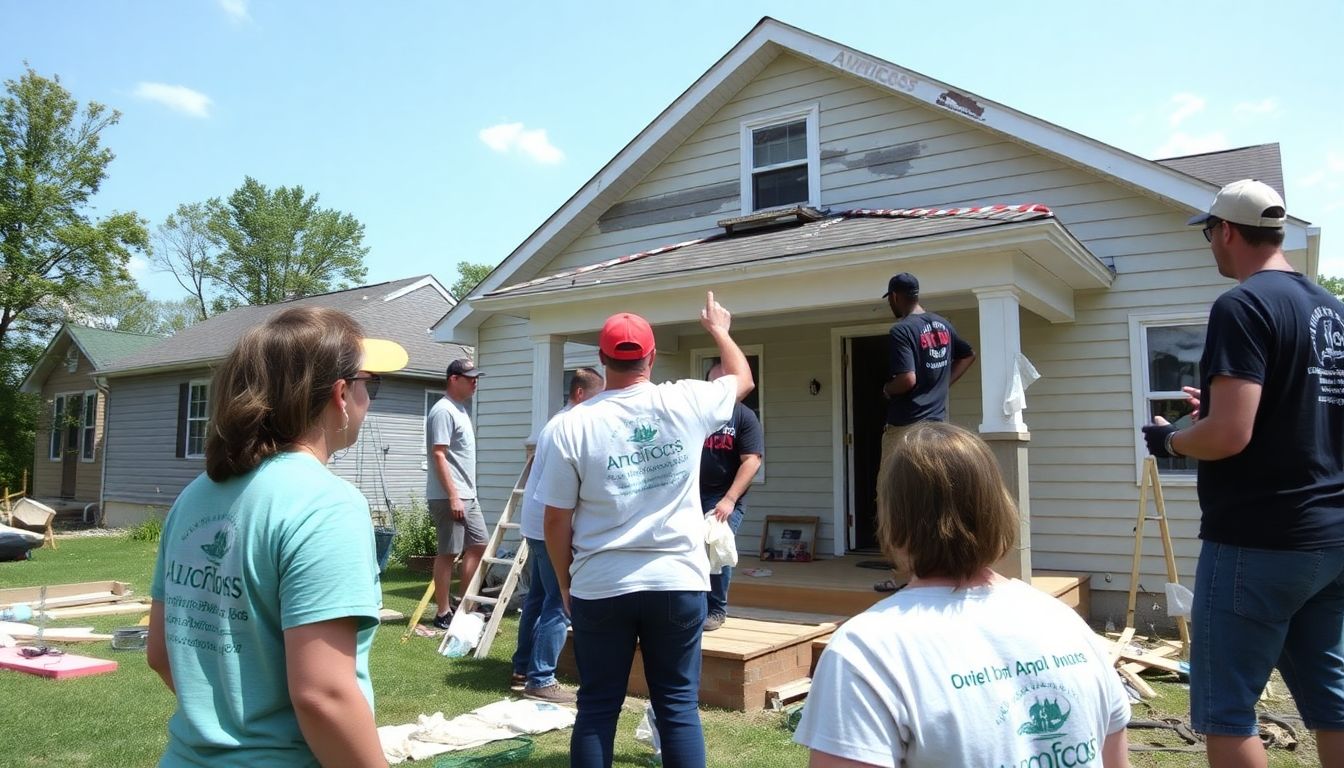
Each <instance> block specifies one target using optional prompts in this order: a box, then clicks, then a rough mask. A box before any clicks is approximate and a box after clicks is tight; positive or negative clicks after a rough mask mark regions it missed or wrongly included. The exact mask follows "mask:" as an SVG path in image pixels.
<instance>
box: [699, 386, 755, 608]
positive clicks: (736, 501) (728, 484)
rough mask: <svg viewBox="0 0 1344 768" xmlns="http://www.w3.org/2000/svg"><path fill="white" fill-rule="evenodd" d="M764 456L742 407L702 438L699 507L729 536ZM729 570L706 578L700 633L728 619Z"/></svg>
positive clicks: (751, 416) (752, 422)
mask: <svg viewBox="0 0 1344 768" xmlns="http://www.w3.org/2000/svg"><path fill="white" fill-rule="evenodd" d="M722 375H723V367H722V366H720V365H715V366H714V367H713V368H710V369H709V376H707V377H706V378H708V379H709V380H710V381H713V380H715V379H717V378H719V377H720V376H722ZM764 452H765V438H764V436H763V435H762V434H761V422H760V420H758V419H757V418H756V414H755V413H752V410H751V409H750V408H748V407H747V406H745V405H743V404H742V403H740V402H739V403H738V404H737V405H736V406H735V407H734V408H733V419H732V421H730V422H728V423H727V424H725V425H723V426H722V427H720V428H719V430H718V431H717V432H715V433H714V434H712V435H710V436H709V437H707V438H705V445H704V448H703V449H702V450H701V452H700V507H701V509H703V510H704V511H705V514H706V515H709V514H711V513H712V514H713V515H714V516H715V517H717V518H718V519H719V520H720V521H721V522H726V523H728V527H729V528H730V529H731V530H732V532H733V535H734V536H736V535H737V529H738V527H739V526H740V525H742V516H743V515H744V514H745V512H746V508H745V507H744V505H743V503H742V499H743V498H744V497H746V495H747V490H748V489H749V488H750V487H751V481H752V478H754V477H756V470H758V469H760V467H761V455H762V454H763V453H764ZM732 577H733V569H732V568H730V567H728V566H724V567H723V570H722V571H720V572H719V573H711V574H710V575H709V592H708V593H707V594H708V600H709V605H708V610H706V612H705V624H704V630H705V631H706V632H713V631H714V630H716V629H718V628H719V627H722V626H723V622H724V619H726V618H727V616H728V583H729V581H730V580H731V579H732Z"/></svg>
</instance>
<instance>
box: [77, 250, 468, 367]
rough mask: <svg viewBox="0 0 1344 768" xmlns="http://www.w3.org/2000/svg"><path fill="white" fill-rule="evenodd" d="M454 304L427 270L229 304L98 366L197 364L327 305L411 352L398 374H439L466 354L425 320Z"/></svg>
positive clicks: (433, 317)
mask: <svg viewBox="0 0 1344 768" xmlns="http://www.w3.org/2000/svg"><path fill="white" fill-rule="evenodd" d="M452 304H453V299H452V297H451V296H450V295H449V294H448V291H447V290H446V289H444V287H443V286H442V285H441V284H440V283H439V281H438V280H436V279H434V278H433V277H432V276H429V275H418V276H416V277H408V278H405V279H402V280H393V281H391V282H386V283H377V284H375V285H365V286H360V287H358V288H351V289H349V290H345V291H334V292H332V293H323V294H318V295H315V296H304V297H303V298H299V299H292V300H290V301H281V302H277V303H275V304H264V305H261V306H246V307H238V308H236V309H231V310H229V311H228V312H225V313H223V314H221V315H216V316H214V317H212V318H210V319H209V320H206V321H204V322H201V323H197V324H196V325H193V326H191V327H189V328H184V329H182V330H181V331H179V332H178V333H176V334H175V335H173V336H172V337H171V338H168V339H165V340H164V341H163V343H161V344H158V345H157V346H154V347H152V348H150V349H146V350H143V351H141V352H139V353H138V354H135V355H131V356H129V357H126V358H124V359H121V360H118V361H117V362H116V363H115V364H114V365H111V366H109V367H108V368H106V369H103V370H99V372H98V373H99V374H100V375H107V376H111V377H115V376H126V375H131V374H139V373H149V372H152V371H167V370H178V369H184V368H200V367H202V366H206V365H209V364H211V363H213V362H215V361H218V360H221V359H223V358H224V357H226V356H227V355H228V354H229V352H230V351H232V349H233V345H234V344H235V343H237V341H238V339H239V338H240V337H241V336H242V335H243V333H245V332H246V331H247V330H248V329H249V328H251V327H253V326H255V325H257V324H259V323H262V322H265V320H266V319H267V318H268V317H270V316H271V315H273V314H275V313H277V312H279V311H281V310H283V309H288V308H290V307H304V306H311V307H327V308H330V309H338V310H340V311H342V312H345V313H347V314H349V315H350V316H351V317H353V318H355V320H356V321H358V322H359V324H360V325H361V326H363V328H364V332H365V333H367V334H368V335H369V336H372V337H377V338H386V339H391V340H393V341H396V342H397V343H398V344H400V345H402V346H403V347H405V348H406V352H407V354H408V355H409V356H410V362H409V363H408V364H407V366H406V368H405V370H404V371H402V372H401V375H410V376H423V377H430V376H433V377H442V376H443V371H444V369H446V368H447V367H448V363H449V362H451V361H452V360H453V359H455V358H457V357H462V356H464V355H465V351H464V350H463V348H462V347H460V346H459V345H456V344H439V343H436V342H435V341H434V340H433V339H431V338H430V336H429V329H430V326H432V325H433V324H434V321H435V320H437V319H438V318H440V317H442V316H443V314H444V312H445V311H447V309H448V308H449V307H451V306H452Z"/></svg>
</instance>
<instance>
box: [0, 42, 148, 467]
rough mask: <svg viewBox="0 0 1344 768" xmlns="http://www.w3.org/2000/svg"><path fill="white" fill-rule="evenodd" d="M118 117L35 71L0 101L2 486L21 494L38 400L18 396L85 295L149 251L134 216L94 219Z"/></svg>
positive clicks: (27, 71)
mask: <svg viewBox="0 0 1344 768" xmlns="http://www.w3.org/2000/svg"><path fill="white" fill-rule="evenodd" d="M119 119H120V115H119V114H118V113H117V112H116V111H115V110H110V109H108V108H107V107H105V106H103V105H101V104H97V103H95V102H89V103H88V104H86V105H85V106H84V107H83V108H82V109H81V108H80V106H79V103H78V102H77V101H76V100H75V98H74V97H73V96H72V95H71V94H70V92H69V91H67V90H66V89H65V88H64V86H62V85H61V83H60V80H59V78H55V77H53V78H45V77H42V76H41V75H39V74H37V72H35V71H34V70H33V69H32V68H31V67H28V66H27V65H25V66H24V73H23V74H22V75H21V76H20V77H19V78H18V79H17V80H6V81H5V87H4V96H3V98H0V483H5V484H8V485H10V486H17V484H18V482H19V478H20V477H21V475H22V474H23V470H24V469H27V468H31V466H32V460H33V440H34V439H35V437H36V432H35V429H36V424H37V410H38V407H39V399H38V397H37V396H35V395H29V394H24V393H21V392H19V385H20V383H21V382H22V381H23V378H24V377H25V376H26V375H27V374H28V372H29V371H30V370H32V366H33V365H34V364H35V363H36V362H37V358H38V356H39V355H40V354H41V353H42V350H43V348H44V347H45V344H44V343H43V342H45V340H46V338H48V337H49V335H50V333H51V331H52V330H53V329H54V328H56V327H57V326H58V325H59V324H60V323H61V322H62V321H64V320H65V319H66V317H67V316H68V315H69V314H70V313H71V312H72V310H74V309H76V308H77V307H78V306H79V304H80V301H81V297H82V296H83V295H84V294H85V293H86V291H87V288H88V286H91V285H102V284H104V283H107V282H109V281H117V280H123V279H125V278H126V262H127V261H128V260H129V259H130V256H131V254H132V253H134V252H137V251H141V250H143V249H144V247H145V246H146V244H147V242H148V239H149V236H148V233H147V232H146V230H145V226H144V222H142V221H141V220H140V218H139V217H138V216H136V215H135V214H134V213H117V212H113V213H111V214H109V215H108V216H106V217H104V218H101V219H94V218H93V216H92V213H91V211H92V205H91V202H92V199H93V197H94V195H96V194H97V192H98V188H99V186H100V185H101V184H102V182H103V180H104V179H105V178H106V176H107V167H108V165H109V164H110V163H111V162H112V158H113V154H112V151H111V150H109V149H107V148H106V147H104V146H102V145H101V141H102V134H103V131H105V130H106V129H107V128H108V127H110V126H112V125H115V124H116V123H117V121H118V120H119Z"/></svg>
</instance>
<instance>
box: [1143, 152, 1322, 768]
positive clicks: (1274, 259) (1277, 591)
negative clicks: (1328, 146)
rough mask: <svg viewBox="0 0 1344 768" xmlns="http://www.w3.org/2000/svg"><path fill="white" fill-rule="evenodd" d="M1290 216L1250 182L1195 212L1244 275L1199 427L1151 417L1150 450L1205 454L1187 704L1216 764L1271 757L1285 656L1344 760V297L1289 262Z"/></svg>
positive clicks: (1198, 394)
mask: <svg viewBox="0 0 1344 768" xmlns="http://www.w3.org/2000/svg"><path fill="white" fill-rule="evenodd" d="M1286 220H1287V212H1286V210H1285V207H1284V203H1283V198H1282V197H1280V196H1279V194H1278V193H1277V192H1275V191H1274V190H1273V189H1272V188H1270V187H1269V186H1267V185H1265V184H1262V183H1260V182H1258V181H1253V180H1250V179H1247V180H1244V181H1238V182H1233V183H1232V184H1229V185H1227V186H1226V187H1223V189H1222V190H1221V191H1219V193H1218V196H1217V197H1215V198H1214V201H1213V205H1212V207H1211V208H1210V210H1209V212H1208V213H1207V214H1201V215H1199V216H1196V217H1195V218H1194V219H1192V220H1191V222H1190V223H1191V224H1202V225H1203V227H1204V230H1203V231H1204V237H1205V239H1207V240H1208V241H1209V243H1210V247H1211V249H1212V251H1213V256H1214V260H1215V261H1216V262H1217V264H1218V271H1219V273H1220V274H1222V275H1223V276H1224V277H1230V278H1233V279H1235V280H1236V281H1237V282H1238V283H1239V285H1238V286H1237V287H1235V288H1233V289H1231V290H1230V291H1228V292H1227V293H1224V294H1223V295H1222V296H1220V297H1218V299H1217V301H1215V302H1214V304H1213V308H1212V310H1211V311H1210V313H1209V324H1208V332H1207V337H1206V338H1205V341H1204V354H1203V357H1201V358H1200V363H1199V375H1200V385H1201V386H1200V389H1194V388H1187V390H1186V391H1187V394H1188V395H1189V396H1190V399H1191V404H1192V405H1193V406H1194V408H1195V414H1194V417H1193V421H1194V425H1193V426H1191V427H1189V428H1187V429H1183V430H1179V431H1178V430H1177V429H1176V427H1175V426H1173V425H1171V424H1168V423H1167V422H1166V421H1165V420H1163V419H1161V418H1158V419H1155V420H1154V421H1155V423H1154V424H1152V425H1150V426H1146V427H1144V428H1143V433H1144V439H1145V440H1146V442H1147V444H1148V450H1149V452H1150V453H1152V454H1153V455H1154V456H1158V457H1171V456H1189V457H1192V458H1195V459H1198V460H1199V477H1198V491H1199V505H1200V510H1201V512H1202V516H1201V519H1200V538H1201V539H1203V540H1204V543H1203V546H1202V549H1201V550H1200V555H1199V564H1198V568H1197V571H1196V574H1195V599H1194V606H1193V612H1192V614H1191V630H1192V644H1191V649H1190V702H1191V721H1192V724H1193V725H1194V727H1195V730H1198V731H1200V732H1201V733H1204V734H1206V735H1207V737H1208V738H1207V747H1208V754H1209V762H1210V764H1211V765H1214V766H1219V765H1241V764H1243V763H1242V762H1238V761H1239V760H1245V759H1252V758H1254V759H1255V760H1258V761H1259V763H1260V764H1261V765H1263V764H1264V760H1265V756H1264V752H1263V748H1262V747H1261V746H1260V741H1259V739H1258V732H1259V729H1258V723H1257V720H1256V714H1255V704H1256V701H1257V700H1258V698H1259V696H1260V693H1261V691H1262V690H1264V686H1265V683H1266V681H1267V680H1268V679H1269V675H1270V672H1271V671H1272V670H1273V668H1274V667H1275V666H1276V665H1278V667H1279V669H1280V671H1281V672H1282V673H1283V677H1284V680H1285V682H1287V684H1288V687H1289V689H1290V690H1291V691H1292V694H1293V699H1294V700H1295V701H1296V703H1297V707H1298V710H1299V712H1300V713H1301V715H1302V719H1303V721H1304V722H1305V723H1306V724H1307V727H1309V728H1311V729H1312V730H1314V731H1316V732H1317V750H1318V752H1320V754H1321V762H1322V764H1325V765H1337V764H1340V761H1341V760H1344V665H1341V664H1340V663H1339V659H1340V657H1341V655H1344V304H1342V303H1341V302H1340V301H1339V300H1338V299H1337V298H1335V297H1334V296H1331V295H1330V294H1329V293H1328V292H1326V291H1325V290H1323V289H1322V288H1321V287H1320V286H1318V285H1315V284H1314V283H1313V282H1312V281H1311V280H1310V279H1309V278H1307V277H1306V276H1304V275H1301V274H1299V273H1297V272H1295V271H1293V268H1292V266H1291V265H1290V264H1289V263H1288V260H1287V259H1286V258H1285V257H1284V255H1283V250H1282V246H1283V240H1284V225H1285V223H1286Z"/></svg>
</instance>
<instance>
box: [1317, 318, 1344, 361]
mask: <svg viewBox="0 0 1344 768" xmlns="http://www.w3.org/2000/svg"><path fill="white" fill-rule="evenodd" d="M1311 346H1312V348H1313V349H1315V350H1316V359H1317V360H1318V361H1319V362H1320V364H1321V367H1322V368H1344V318H1341V317H1340V316H1339V313H1338V312H1336V311H1335V310H1334V309H1332V308H1330V307H1317V308H1316V311H1314V312H1312V313H1311Z"/></svg>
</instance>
